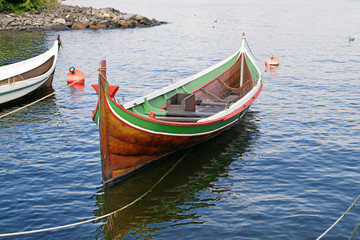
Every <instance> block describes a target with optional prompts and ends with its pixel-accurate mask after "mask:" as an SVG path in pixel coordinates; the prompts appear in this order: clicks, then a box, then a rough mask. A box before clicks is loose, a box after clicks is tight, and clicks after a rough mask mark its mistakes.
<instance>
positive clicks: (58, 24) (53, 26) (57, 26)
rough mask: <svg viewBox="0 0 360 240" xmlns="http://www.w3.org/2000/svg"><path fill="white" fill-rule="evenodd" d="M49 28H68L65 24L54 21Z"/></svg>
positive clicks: (56, 29) (58, 29)
mask: <svg viewBox="0 0 360 240" xmlns="http://www.w3.org/2000/svg"><path fill="white" fill-rule="evenodd" d="M51 29H52V30H55V31H63V30H69V28H68V27H67V26H66V25H65V24H62V23H55V24H53V25H52V26H51Z"/></svg>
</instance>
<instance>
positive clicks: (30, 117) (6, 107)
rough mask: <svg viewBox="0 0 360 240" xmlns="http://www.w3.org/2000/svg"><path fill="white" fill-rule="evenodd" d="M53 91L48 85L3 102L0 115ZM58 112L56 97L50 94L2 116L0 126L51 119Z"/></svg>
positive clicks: (0, 106)
mask: <svg viewBox="0 0 360 240" xmlns="http://www.w3.org/2000/svg"><path fill="white" fill-rule="evenodd" d="M53 92H54V89H53V88H52V87H50V88H47V89H44V90H43V91H37V92H34V93H31V94H29V95H27V96H26V97H23V98H20V99H18V100H16V101H12V102H9V103H4V104H2V105H0V116H2V115H4V114H7V113H9V112H12V111H14V110H16V109H18V108H20V107H23V106H25V105H28V104H30V103H32V102H34V101H36V100H38V99H40V98H42V97H45V96H47V95H49V94H51V93H53ZM58 114H59V109H58V107H57V106H56V98H55V96H54V95H51V96H49V97H47V98H46V99H44V100H42V101H40V102H38V103H36V104H34V105H31V106H29V107H27V108H25V109H22V110H20V111H18V112H15V113H14V114H10V115H8V116H6V117H5V118H3V120H4V121H0V128H6V127H13V126H18V125H22V124H24V123H31V122H43V121H45V120H46V119H48V120H51V118H53V116H55V115H58ZM5 119H6V121H5Z"/></svg>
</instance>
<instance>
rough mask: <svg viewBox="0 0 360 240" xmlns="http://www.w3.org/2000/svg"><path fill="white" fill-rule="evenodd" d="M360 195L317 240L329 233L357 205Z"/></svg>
mask: <svg viewBox="0 0 360 240" xmlns="http://www.w3.org/2000/svg"><path fill="white" fill-rule="evenodd" d="M359 198H360V195H359V196H358V197H357V198H356V199H355V201H354V202H353V203H352V204H351V205H350V207H349V208H348V209H347V210H346V211H345V212H344V213H343V214H342V215H341V216H340V217H339V218H338V219H337V220H336V221H335V222H334V224H333V225H331V226H330V227H329V228H328V229H327V230H326V231H325V232H324V233H323V234H321V235H320V236H319V237H318V238H317V239H316V240H319V239H321V238H322V237H323V236H325V234H327V233H328V232H329V231H330V230H331V229H332V228H333V227H334V226H335V225H336V224H337V223H338V222H339V221H340V220H341V219H342V218H343V217H344V216H345V215H346V214H347V213H348V212H349V211H350V209H351V208H352V207H353V206H354V205H355V203H356V202H357V201H358V200H359Z"/></svg>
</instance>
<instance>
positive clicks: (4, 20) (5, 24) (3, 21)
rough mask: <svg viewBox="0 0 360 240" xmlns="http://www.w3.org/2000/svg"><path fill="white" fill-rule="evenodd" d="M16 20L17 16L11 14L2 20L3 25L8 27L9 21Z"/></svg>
mask: <svg viewBox="0 0 360 240" xmlns="http://www.w3.org/2000/svg"><path fill="white" fill-rule="evenodd" d="M14 20H15V18H13V17H11V16H9V17H7V18H4V19H2V20H1V26H3V27H6V26H7V25H8V24H9V23H11V22H12V21H14Z"/></svg>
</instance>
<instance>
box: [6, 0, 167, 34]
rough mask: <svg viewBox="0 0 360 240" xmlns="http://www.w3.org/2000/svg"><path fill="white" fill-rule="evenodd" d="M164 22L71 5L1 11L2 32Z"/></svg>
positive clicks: (126, 25) (135, 15)
mask: <svg viewBox="0 0 360 240" xmlns="http://www.w3.org/2000/svg"><path fill="white" fill-rule="evenodd" d="M0 1H1V0H0ZM90 23H92V24H90ZM163 23H164V22H159V21H157V20H156V19H152V20H149V19H148V18H147V17H145V16H142V15H140V14H133V13H122V12H120V11H119V10H116V9H114V8H102V9H95V8H92V7H81V8H80V7H78V6H75V7H74V6H68V5H61V6H52V7H42V8H41V9H40V10H37V11H29V12H26V13H23V14H13V13H10V14H5V13H0V31H4V30H5V31H6V30H30V29H31V30H51V29H53V30H59V31H60V30H65V29H66V30H67V29H69V28H71V29H73V30H79V29H84V28H91V29H101V28H119V27H120V28H134V27H150V26H157V25H160V24H163Z"/></svg>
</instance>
